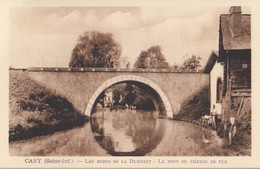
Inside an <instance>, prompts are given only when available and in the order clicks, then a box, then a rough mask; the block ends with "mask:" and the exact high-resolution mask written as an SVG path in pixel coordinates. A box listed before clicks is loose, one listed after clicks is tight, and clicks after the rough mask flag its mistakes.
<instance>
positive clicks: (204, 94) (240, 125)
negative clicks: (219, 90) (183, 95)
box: [174, 88, 251, 156]
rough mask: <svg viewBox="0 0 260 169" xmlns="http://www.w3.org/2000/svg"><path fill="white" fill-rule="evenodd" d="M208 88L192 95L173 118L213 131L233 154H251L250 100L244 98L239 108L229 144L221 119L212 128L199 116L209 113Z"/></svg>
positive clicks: (227, 134)
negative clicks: (233, 132)
mask: <svg viewBox="0 0 260 169" xmlns="http://www.w3.org/2000/svg"><path fill="white" fill-rule="evenodd" d="M208 98H209V89H208V88H205V89H203V90H201V91H200V92H198V93H197V94H196V95H195V96H194V97H192V98H191V99H190V100H189V101H188V102H187V103H186V104H184V105H183V106H182V109H181V113H180V114H179V115H177V116H176V117H174V120H179V121H186V122H190V123H193V124H196V125H199V126H201V127H203V128H205V129H207V130H211V131H212V132H215V133H216V134H217V136H218V137H220V138H221V139H222V140H223V144H222V146H223V148H225V149H227V150H230V151H232V152H236V153H234V155H235V156H250V155H251V100H250V99H249V98H247V99H245V102H244V105H243V107H242V109H241V112H242V113H240V116H238V118H237V122H236V127H237V132H236V134H235V136H234V137H233V138H232V143H231V144H229V138H228V137H229V127H230V126H227V128H224V125H223V124H221V119H219V120H218V121H217V129H216V131H215V130H212V129H211V127H207V126H203V124H202V122H201V117H202V116H204V115H209V114H210V107H209V99H208ZM209 139H210V138H209Z"/></svg>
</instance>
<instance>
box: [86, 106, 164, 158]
mask: <svg viewBox="0 0 260 169" xmlns="http://www.w3.org/2000/svg"><path fill="white" fill-rule="evenodd" d="M91 129H92V132H93V134H94V137H95V139H96V141H97V142H98V143H99V145H100V146H101V147H102V148H103V149H105V150H107V152H108V153H109V154H111V155H120V156H122V155H132V156H133V155H136V156H137V155H144V154H146V153H147V152H150V151H151V150H153V149H154V148H155V147H156V146H157V145H158V144H159V143H160V141H161V139H162V136H163V134H164V130H165V126H164V123H161V122H160V121H159V120H158V119H157V114H156V112H151V111H137V110H129V109H120V110H109V109H99V110H97V111H96V112H95V113H94V114H92V119H91Z"/></svg>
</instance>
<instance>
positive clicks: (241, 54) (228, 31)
mask: <svg viewBox="0 0 260 169" xmlns="http://www.w3.org/2000/svg"><path fill="white" fill-rule="evenodd" d="M204 73H209V74H210V104H211V107H212V106H213V104H214V105H215V107H216V110H217V113H218V115H219V117H221V123H222V125H221V126H223V129H224V130H222V131H228V133H229V134H228V138H229V144H231V143H232V142H233V138H234V136H235V135H240V137H243V139H242V140H243V142H244V143H243V144H247V146H249V147H250V145H251V15H250V14H242V11H241V7H240V6H233V7H231V8H230V10H229V14H221V15H220V20H219V53H217V52H215V51H212V53H211V54H210V56H209V59H208V61H207V63H206V66H205V68H204ZM224 133H225V132H224ZM245 140H246V141H245Z"/></svg>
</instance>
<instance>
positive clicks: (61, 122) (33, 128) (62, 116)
mask: <svg viewBox="0 0 260 169" xmlns="http://www.w3.org/2000/svg"><path fill="white" fill-rule="evenodd" d="M86 120H87V118H86V117H85V116H84V115H81V114H80V113H79V112H77V111H76V110H75V109H74V108H73V105H72V104H71V103H70V102H68V101H67V100H66V99H65V98H62V97H60V96H56V95H53V94H52V93H51V92H49V91H47V90H46V89H45V88H43V87H41V86H39V85H38V84H36V83H35V82H34V81H32V80H30V79H29V77H28V72H27V71H26V70H24V71H22V70H10V71H9V141H14V140H20V139H27V138H32V137H34V136H39V135H44V134H50V133H53V132H55V131H59V130H64V129H69V128H72V127H75V126H80V125H83V124H84V123H85V121H86Z"/></svg>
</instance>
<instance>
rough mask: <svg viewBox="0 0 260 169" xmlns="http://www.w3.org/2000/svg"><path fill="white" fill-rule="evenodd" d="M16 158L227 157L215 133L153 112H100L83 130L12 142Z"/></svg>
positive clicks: (11, 151) (226, 152) (72, 130)
mask: <svg viewBox="0 0 260 169" xmlns="http://www.w3.org/2000/svg"><path fill="white" fill-rule="evenodd" d="M9 148H10V155H15V156H52V155H53V156H107V155H109V156H110V155H113V156H143V155H146V156H216V155H221V156H226V155H235V154H234V152H230V151H229V150H226V149H224V148H223V141H222V140H221V139H220V138H218V137H217V135H216V133H215V132H213V131H212V130H208V129H204V128H201V127H200V126H197V125H194V124H192V123H188V122H184V121H175V120H169V119H161V118H157V113H156V112H153V111H137V110H128V109H119V110H109V109H100V110H98V111H97V112H95V113H94V114H92V118H91V121H90V122H88V123H86V124H85V125H84V126H82V127H77V128H73V129H70V130H66V131H62V132H56V133H54V134H50V135H46V136H40V137H35V138H33V139H30V140H22V141H16V142H12V143H10V146H9Z"/></svg>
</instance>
